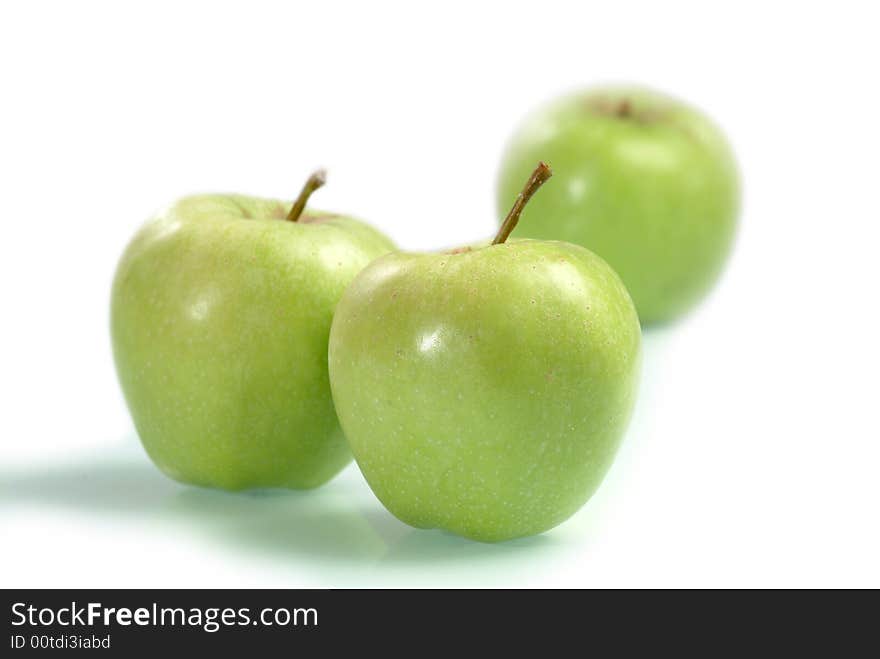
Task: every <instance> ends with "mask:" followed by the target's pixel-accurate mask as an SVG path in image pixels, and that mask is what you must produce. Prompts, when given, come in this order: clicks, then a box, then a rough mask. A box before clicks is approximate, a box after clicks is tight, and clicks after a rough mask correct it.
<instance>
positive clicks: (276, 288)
mask: <svg viewBox="0 0 880 659" xmlns="http://www.w3.org/2000/svg"><path fill="white" fill-rule="evenodd" d="M289 208H290V204H289V203H287V204H285V203H283V202H280V201H274V200H265V199H256V198H251V197H245V196H235V195H229V196H222V195H204V196H194V197H189V198H186V199H183V200H181V201H179V202H177V203H176V204H174V205H172V206H171V207H170V208H168V209H167V210H165V211H163V212H162V213H160V214H159V215H158V216H157V217H156V218H154V219H153V220H151V221H149V222H148V223H147V224H146V225H145V226H144V227H143V228H142V229H141V230H140V232H139V233H138V234H137V235H136V236H135V237H134V239H133V240H132V242H131V243H130V244H129V246H128V248H127V249H126V251H125V253H124V255H123V256H122V259H121V261H120V263H119V266H118V269H117V272H116V277H115V280H114V283H113V292H112V302H111V334H112V343H113V355H114V358H115V362H116V369H117V373H118V375H119V380H120V383H121V385H122V390H123V393H124V395H125V399H126V401H127V403H128V407H129V410H130V411H131V415H132V417H133V419H134V424H135V426H136V428H137V431H138V434H139V436H140V438H141V441H142V442H143V445H144V448H145V449H146V451H147V453H148V454H149V456H150V458H151V459H152V460H153V461H154V462H155V463H156V465H157V466H158V467H159V468H160V469H161V470H162V471H163V472H165V473H166V474H167V475H168V476H170V477H172V478H174V479H176V480H178V481H182V482H185V483H191V484H195V485H202V486H208V487H215V488H223V489H229V490H241V489H249V488H268V487H286V488H311V487H315V486H318V485H320V484H322V483H324V482H325V481H327V480H328V479H330V478H331V477H333V476H334V475H335V474H336V473H337V472H339V470H340V469H342V468H343V467H344V466H345V465H346V464H348V462H349V461H350V460H351V454H350V451H349V450H348V448H347V444H346V441H345V438H344V436H343V434H342V431H341V429H340V427H339V422H338V420H337V418H336V413H335V411H334V409H333V402H332V398H331V393H330V383H329V379H328V373H327V341H328V337H329V333H330V323H331V321H332V317H333V311H334V309H335V307H336V304H337V303H338V301H339V299H340V297H341V296H342V293H343V291H344V290H345V288H346V287H347V286H348V284H349V283H350V282H351V280H352V279H353V278H354V276H355V275H356V274H357V273H358V272H359V271H360V270H361V269H362V268H363V267H364V266H366V265H367V264H368V263H369V262H370V261H371V260H372V259H374V258H376V257H378V256H380V255H382V254H385V253H387V252H388V251H390V250H391V249H392V244H391V243H390V242H389V241H388V239H387V238H385V237H384V236H382V235H381V234H380V233H379V232H377V231H376V230H375V229H372V228H371V227H369V226H368V225H366V224H364V223H361V222H359V221H357V220H354V219H350V218H346V217H340V216H334V215H328V214H324V213H317V212H314V211H310V210H306V212H305V213H304V214H303V216H302V217H301V218H300V220H299V221H298V222H291V221H286V220H285V219H284V218H285V214H286V213H287V211H288V209H289Z"/></svg>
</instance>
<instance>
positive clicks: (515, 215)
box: [492, 161, 553, 245]
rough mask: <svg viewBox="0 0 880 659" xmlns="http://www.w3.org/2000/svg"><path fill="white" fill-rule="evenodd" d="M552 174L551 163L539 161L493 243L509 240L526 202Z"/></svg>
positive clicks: (497, 243)
mask: <svg viewBox="0 0 880 659" xmlns="http://www.w3.org/2000/svg"><path fill="white" fill-rule="evenodd" d="M551 176H553V170H552V169H550V165H548V164H547V163H545V162H544V161H541V162H539V163H538V166H537V167H535V171H533V172H532V175H531V176H530V177H529V180H528V181H526V184H525V187H523V189H522V192H520V193H519V194H518V195H517V196H516V201H514V202H513V207H512V208H511V209H510V212H509V213H508V214H507V217H505V218H504V222H503V223H502V224H501V228H500V229H498V234H497V235H496V236H495V239H494V240H493V241H492V244H493V245H500V244H501V243H503V242H504V241H505V240H507V238H508V236H510V233H511V232H512V231H513V230H514V228H515V227H516V223H517V222H519V216H520V215H522V212H523V209H524V208H525V207H526V204H527V203H529V199H531V198H532V195H533V194H535V193H536V192H537V191H538V188H540V187H541V186H542V185H544V183H546V181H547V179H549V178H550V177H551Z"/></svg>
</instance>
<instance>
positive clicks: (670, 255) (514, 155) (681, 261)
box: [497, 86, 740, 325]
mask: <svg viewBox="0 0 880 659" xmlns="http://www.w3.org/2000/svg"><path fill="white" fill-rule="evenodd" d="M539 159H544V160H547V161H548V162H549V163H550V164H551V165H552V166H553V167H554V169H555V171H556V179H555V180H554V185H553V186H548V189H547V190H546V191H543V192H542V194H541V195H539V196H538V197H537V198H536V199H535V201H534V202H533V203H532V204H529V207H528V208H527V209H526V210H525V212H524V214H523V221H522V222H520V224H519V225H518V228H517V229H516V231H515V232H514V236H515V237H527V238H538V239H545V240H565V241H568V242H572V243H576V244H579V245H582V246H584V247H586V248H587V249H589V250H591V251H593V252H595V253H596V254H598V255H599V256H601V257H602V258H603V259H604V260H605V261H607V262H608V264H609V265H611V267H612V268H614V269H615V270H616V271H617V273H618V275H620V278H621V279H622V280H623V282H624V284H625V285H626V286H627V289H628V290H629V292H630V295H631V296H632V298H633V301H634V302H635V305H636V308H637V309H638V312H639V317H640V319H641V322H642V324H644V325H650V324H655V323H663V322H666V321H670V320H673V319H675V318H677V317H679V316H681V315H683V314H685V313H686V312H687V311H689V310H690V309H691V308H693V307H694V306H695V305H696V304H697V303H698V302H699V301H700V300H701V299H702V298H703V297H704V296H705V295H706V294H707V293H708V292H709V291H710V290H711V288H712V286H713V285H714V283H715V282H716V280H717V279H718V277H719V275H720V274H721V272H722V270H723V268H724V264H725V262H726V261H727V258H728V256H729V254H730V252H731V249H732V245H733V241H734V236H735V233H736V224H737V217H738V214H739V206H740V184H739V175H738V171H737V165H736V162H735V159H734V156H733V153H732V150H731V148H730V146H729V144H728V142H727V140H726V138H725V136H724V135H723V133H722V132H721V130H720V129H719V128H718V127H717V126H716V125H715V124H714V123H713V122H712V121H711V120H710V119H709V118H708V117H707V116H706V115H705V114H704V113H702V112H700V111H699V110H696V109H695V108H693V107H691V106H689V105H687V104H686V103H684V102H682V101H680V100H677V99H674V98H672V97H670V96H667V95H665V94H662V93H659V92H656V91H653V90H650V89H646V88H642V87H635V86H616V87H614V86H609V87H597V88H594V89H589V90H586V91H583V92H578V93H574V94H571V95H568V96H565V97H562V98H559V99H557V100H556V101H554V102H551V103H550V104H549V105H547V106H545V107H543V108H540V109H539V110H537V111H536V112H535V113H533V114H532V115H531V116H530V117H528V118H527V119H526V121H525V122H524V123H523V125H522V126H521V127H520V128H519V129H518V130H517V131H516V132H515V134H514V135H513V137H512V139H511V140H510V142H509V145H508V147H507V150H506V152H505V154H504V156H503V158H502V161H501V169H500V175H499V179H498V186H497V202H498V213H499V218H503V217H504V212H505V211H506V209H507V205H508V204H509V200H510V199H511V198H512V196H513V195H515V194H516V192H517V190H518V189H519V185H520V182H521V181H522V180H523V178H524V177H525V176H526V175H527V174H528V172H529V171H530V169H531V167H532V166H533V165H534V163H535V161H536V160H539Z"/></svg>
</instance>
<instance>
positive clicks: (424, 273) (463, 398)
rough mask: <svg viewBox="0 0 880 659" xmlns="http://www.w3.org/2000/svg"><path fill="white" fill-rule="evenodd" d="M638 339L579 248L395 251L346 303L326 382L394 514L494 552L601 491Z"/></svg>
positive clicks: (630, 385) (609, 285)
mask: <svg viewBox="0 0 880 659" xmlns="http://www.w3.org/2000/svg"><path fill="white" fill-rule="evenodd" d="M640 340H641V330H640V327H639V322H638V317H637V314H636V311H635V309H634V307H633V304H632V301H631V300H630V297H629V295H628V294H627V291H626V289H625V288H624V286H623V284H622V283H621V282H620V279H619V278H618V277H617V275H616V274H615V273H614V271H613V270H612V269H611V268H610V267H608V265H607V264H606V263H605V262H604V261H602V260H601V259H600V258H599V257H597V256H596V255H594V254H592V253H591V252H589V251H588V250H586V249H584V248H582V247H579V246H577V245H571V244H568V243H562V242H545V241H534V240H524V241H515V242H512V243H506V244H500V245H492V246H489V247H485V248H482V249H475V250H469V251H463V252H461V253H447V254H429V255H425V254H422V255H418V254H404V253H397V254H391V255H388V256H385V257H383V258H381V259H378V260H376V261H374V262H373V263H372V264H371V265H369V266H368V267H367V268H365V269H364V270H363V271H362V272H361V273H360V274H359V275H358V276H357V277H356V278H355V280H354V282H352V284H351V286H350V287H349V289H348V290H347V291H346V293H345V295H344V296H343V298H342V300H341V301H340V303H339V306H338V307H337V311H336V316H335V317H334V320H333V326H332V328H331V331H330V351H329V361H330V383H331V386H332V389H333V399H334V401H335V403H336V410H337V413H338V414H339V419H340V422H341V423H342V427H343V429H344V430H345V434H346V437H347V438H348V441H349V444H350V446H351V448H352V452H353V453H354V456H355V459H356V460H357V463H358V465H359V466H360V468H361V471H362V472H363V474H364V476H365V477H366V479H367V482H368V483H369V485H370V487H371V488H372V489H373V491H374V492H375V493H376V495H377V496H378V498H379V499H380V500H381V501H382V503H383V504H384V505H385V506H386V507H387V508H388V509H389V510H390V511H391V512H392V513H393V514H394V515H395V516H397V517H398V518H399V519H401V520H403V521H404V522H406V523H408V524H410V525H412V526H416V527H421V528H437V527H439V528H442V529H446V530H448V531H451V532H453V533H456V534H459V535H462V536H465V537H468V538H472V539H475V540H480V541H485V542H493V541H500V540H506V539H510V538H516V537H521V536H528V535H533V534H537V533H541V532H543V531H545V530H547V529H550V528H552V527H554V526H556V525H557V524H559V523H560V522H562V521H563V520H565V519H566V518H568V517H569V516H570V515H572V514H573V513H574V512H575V511H577V510H578V509H579V508H580V507H581V506H582V505H583V504H584V502H586V501H587V499H589V497H590V496H591V495H592V494H593V492H594V491H595V490H596V488H597V487H598V486H599V484H600V482H601V480H602V478H603V476H604V475H605V473H606V472H607V471H608V468H609V466H610V465H611V462H612V459H613V457H614V454H615V451H616V450H617V447H618V444H619V443H620V441H621V438H622V436H623V433H624V430H625V428H626V425H627V423H628V420H629V417H630V412H631V410H632V407H633V402H634V399H635V394H636V389H637V380H638V373H639V362H640Z"/></svg>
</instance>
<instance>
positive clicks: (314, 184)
mask: <svg viewBox="0 0 880 659" xmlns="http://www.w3.org/2000/svg"><path fill="white" fill-rule="evenodd" d="M326 182H327V172H325V171H324V170H323V169H319V170H318V171H316V172H314V173H313V174H312V175H311V176H309V180H308V181H306V184H305V185H304V186H303V189H302V191H301V192H300V193H299V197H297V198H296V201H295V202H293V206H292V207H291V209H290V212H289V213H288V214H287V220H288V221H290V222H296V221H297V220H298V219H299V216H300V215H302V212H303V211H304V210H305V209H306V202H308V200H309V197H311V196H312V193H313V192H314V191H315V190H317V189H318V188H320V187H321V186H322V185H324V184H325V183H326Z"/></svg>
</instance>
